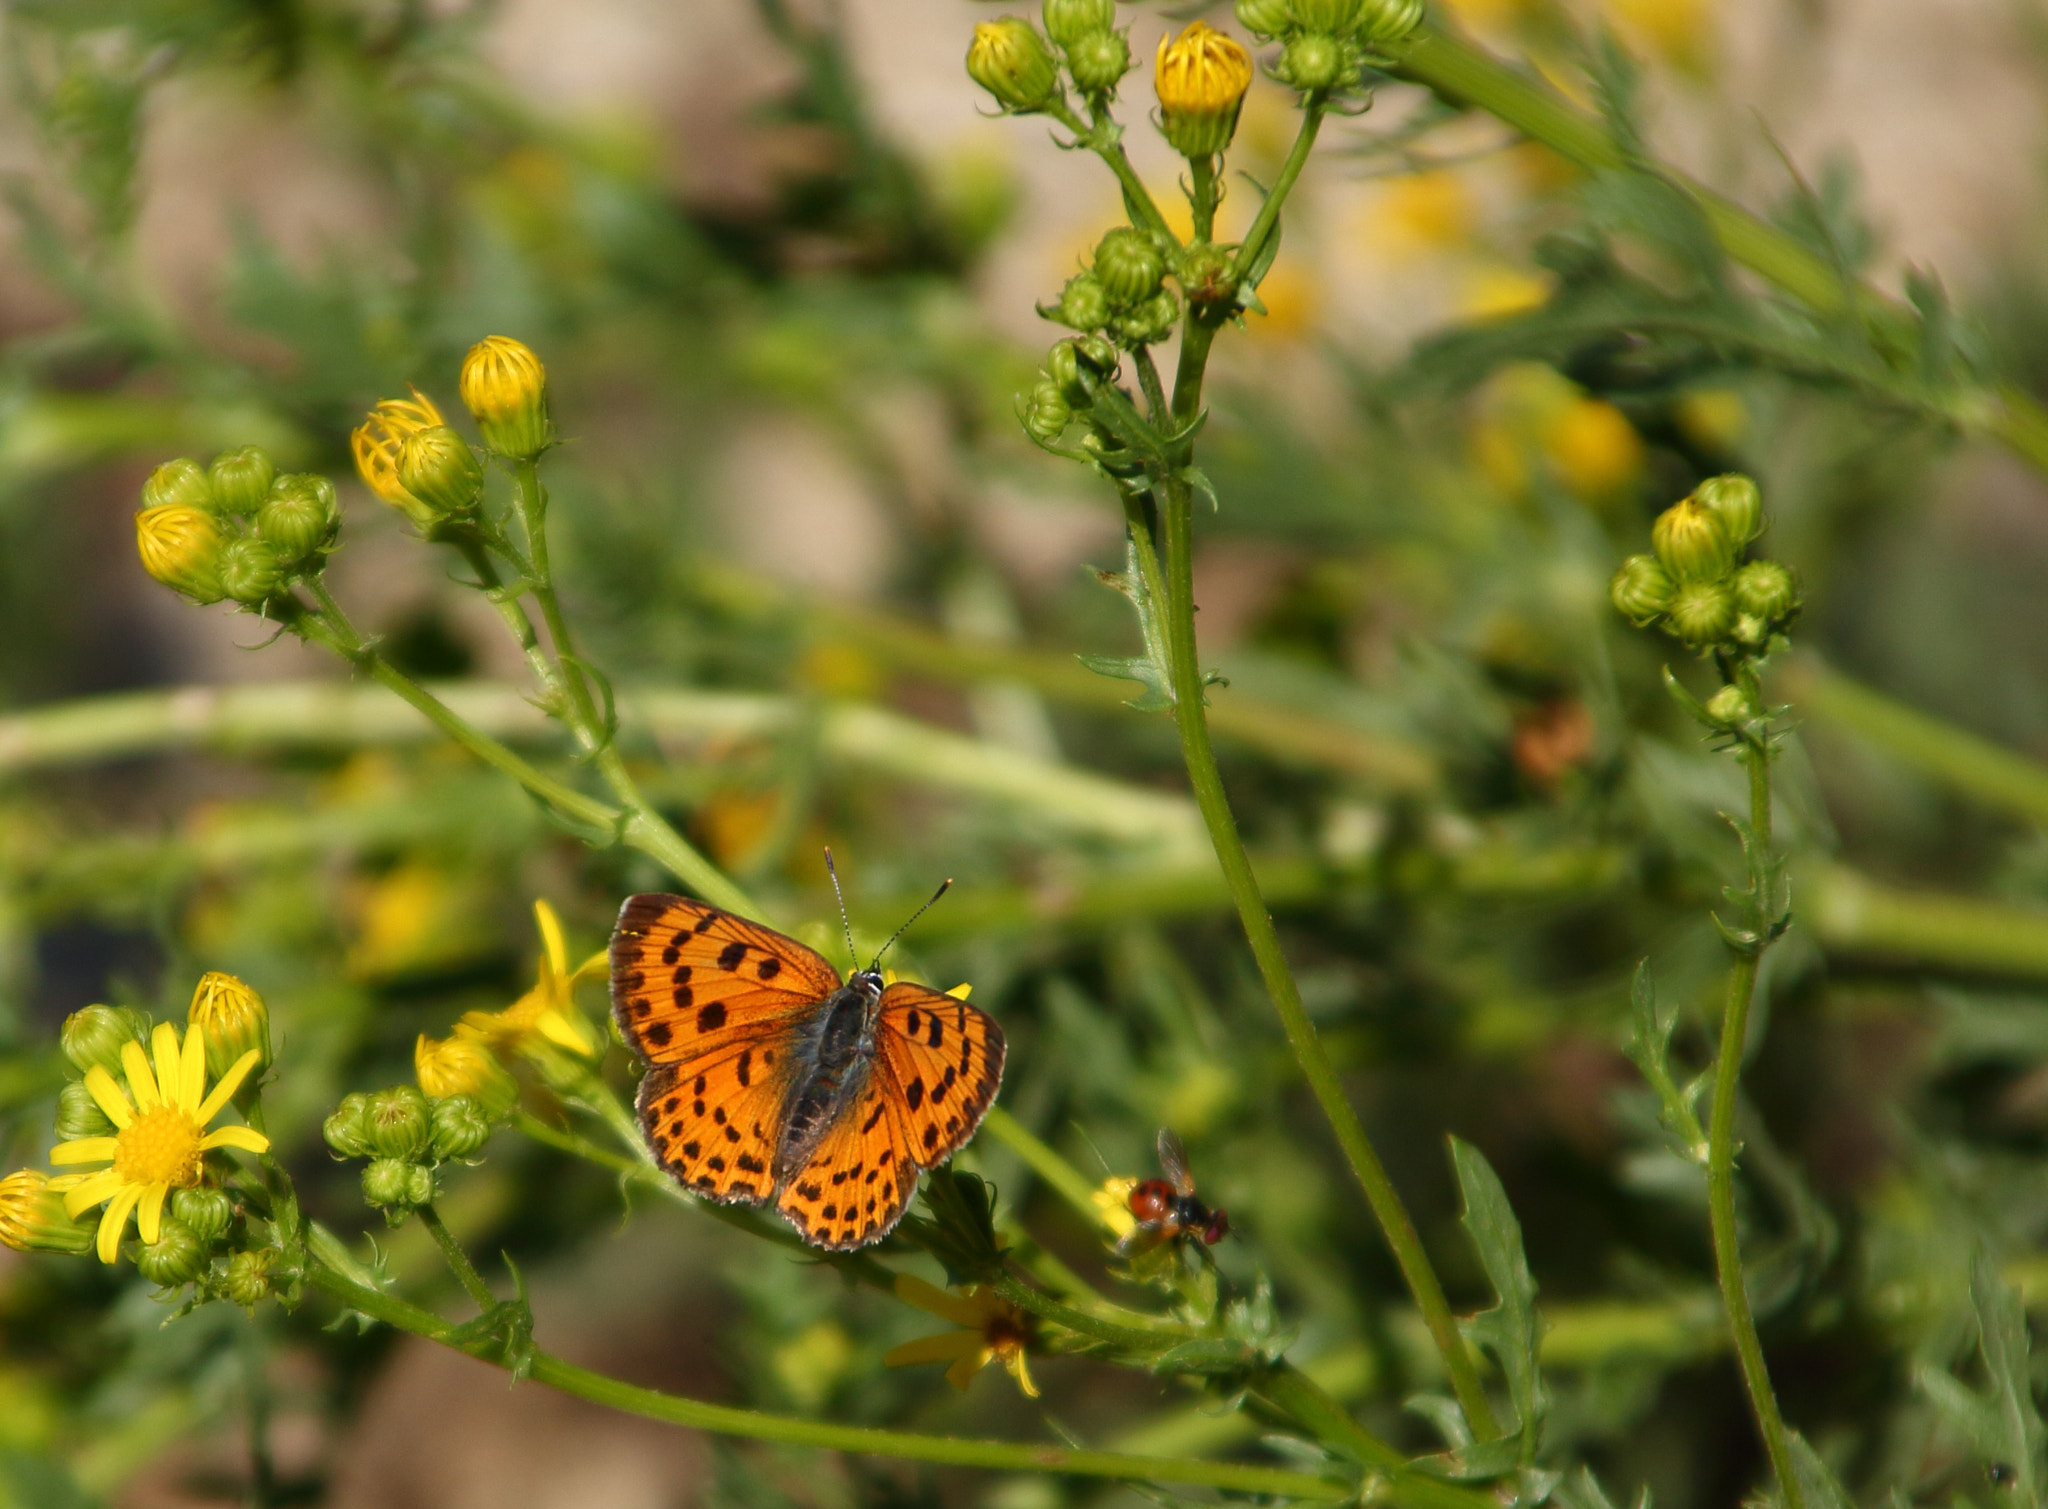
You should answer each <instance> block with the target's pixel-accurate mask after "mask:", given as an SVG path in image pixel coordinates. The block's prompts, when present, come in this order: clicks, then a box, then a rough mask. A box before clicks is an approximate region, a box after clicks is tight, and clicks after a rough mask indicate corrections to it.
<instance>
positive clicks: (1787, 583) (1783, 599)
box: [1735, 561, 1799, 626]
mask: <svg viewBox="0 0 2048 1509" xmlns="http://www.w3.org/2000/svg"><path fill="white" fill-rule="evenodd" d="M1735 606H1736V607H1737V608H1739V609H1741V610H1742V611H1743V612H1744V613H1754V614H1755V615H1756V616H1757V617H1758V618H1761V619H1762V620H1764V622H1766V623H1768V624H1774V625H1778V626H1783V625H1784V624H1787V623H1789V622H1791V621H1792V619H1793V618H1794V617H1796V616H1797V615H1798V613H1799V579H1798V578H1797V577H1795V576H1794V575H1793V574H1792V569H1791V568H1790V567H1789V566H1784V565H1781V564H1779V563H1778V562H1777V561H1750V562H1748V563H1746V564H1745V565H1743V566H1742V567H1741V569H1739V570H1738V571H1737V572H1736V573H1735Z"/></svg>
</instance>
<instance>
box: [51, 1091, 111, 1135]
mask: <svg viewBox="0 0 2048 1509" xmlns="http://www.w3.org/2000/svg"><path fill="white" fill-rule="evenodd" d="M56 1130H57V1140H58V1141H59V1142H71V1141H74V1140H76V1139H77V1138H80V1137H111V1136H113V1135H114V1124H113V1122H111V1121H109V1120H107V1113H106V1112H105V1111H102V1110H101V1109H100V1103H99V1102H98V1101H96V1100H94V1099H93V1098H92V1091H90V1090H88V1089H87V1088H86V1087H85V1082H84V1081H83V1080H77V1079H71V1080H66V1081H65V1082H64V1088H63V1089H61V1090H59V1091H58V1092H57V1128H56Z"/></svg>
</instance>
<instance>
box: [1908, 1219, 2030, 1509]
mask: <svg viewBox="0 0 2048 1509" xmlns="http://www.w3.org/2000/svg"><path fill="white" fill-rule="evenodd" d="M1970 1299H1971V1301H1972V1303H1973V1304H1974V1305H1975V1307H1976V1311H1977V1351H1978V1355H1979V1356H1980V1357H1981V1358H1982V1359H1983V1364H1984V1376H1985V1383H1986V1386H1985V1387H1984V1388H1983V1389H1976V1388H1972V1387H1971V1386H1970V1385H1968V1384H1966V1383H1964V1382H1963V1381H1962V1380H1961V1379H1959V1378H1956V1377H1955V1376H1954V1375H1953V1374H1951V1373H1949V1372H1947V1371H1946V1370H1945V1369H1942V1368H1937V1367H1932V1366H1928V1367H1923V1368H1922V1369H1920V1371H1919V1372H1918V1374H1917V1375H1916V1378H1915V1382H1917V1383H1918V1384H1919V1386H1920V1389H1921V1391H1922V1392H1923V1393H1925V1394H1926V1395H1927V1397H1928V1400H1929V1401H1930V1402H1931V1403H1932V1404H1933V1405H1934V1407H1935V1410H1936V1412H1937V1413H1939V1414H1940V1415H1941V1417H1942V1419H1943V1420H1944V1421H1945V1422H1946V1423H1947V1424H1948V1426H1949V1427H1950V1429H1952V1430H1954V1431H1955V1432H1956V1434H1957V1435H1959V1436H1961V1437H1962V1438H1963V1439H1964V1440H1965V1441H1967V1442H1968V1443H1969V1445H1970V1447H1971V1449H1972V1450H1973V1451H1975V1452H1976V1453H1977V1456H1978V1458H1979V1460H1980V1461H1982V1462H1983V1463H1985V1464H1986V1465H1987V1466H1988V1465H1990V1464H1993V1463H1998V1464H2002V1465H2003V1466H2005V1467H2006V1468H2008V1469H2009V1470H2010V1471H2011V1473H2012V1475H2013V1476H2012V1488H2013V1498H2014V1500H2015V1502H2017V1503H2022V1504H2032V1503H2035V1502H2037V1501H2038V1492H2037V1490H2038V1488H2039V1487H2040V1485H2041V1483H2042V1467H2043V1463H2042V1450H2043V1447H2044V1445H2048V1428H2044V1426H2043V1424H2042V1421H2041V1414H2040V1411H2039V1409H2038V1408H2037V1407H2036V1406H2035V1404H2034V1394H2033V1387H2032V1381H2031V1377H2030V1368H2029V1366H2028V1360H2027V1359H2028V1351H2029V1343H2028V1336H2027V1318H2026V1311H2025V1310H2024V1308H2023V1307H2022V1306H2021V1304H2020V1299H2019V1296H2018V1295H2017V1294H2016V1293H2014V1291H2013V1290H2012V1289H2011V1288H2010V1287H2009V1286H2008V1285H2007V1284H2006V1282H2005V1280H2004V1279H2003V1278H2002V1277H2001V1276H2000V1275H1999V1272H1998V1265H1997V1263H1996V1262H1994V1261H1993V1260H1992V1257H1991V1255H1990V1253H1989V1252H1988V1251H1986V1250H1985V1249H1984V1248H1982V1247H1980V1248H1978V1250H1977V1253H1976V1256H1975V1258H1974V1259H1973V1260H1972V1262H1971V1265H1970Z"/></svg>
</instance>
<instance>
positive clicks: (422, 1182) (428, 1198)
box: [405, 1163, 434, 1205]
mask: <svg viewBox="0 0 2048 1509" xmlns="http://www.w3.org/2000/svg"><path fill="white" fill-rule="evenodd" d="M405 1203H406V1204H408V1205H432V1204H433V1203H434V1171H433V1170H432V1169H430V1168H428V1167H427V1166H426V1165H425V1164H424V1163H408V1164H407V1165H406V1166H405Z"/></svg>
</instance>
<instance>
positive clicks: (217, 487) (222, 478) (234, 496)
mask: <svg viewBox="0 0 2048 1509" xmlns="http://www.w3.org/2000/svg"><path fill="white" fill-rule="evenodd" d="M276 475H277V464H276V463H275V462H274V461H272V460H271V459H270V456H269V454H268V453H267V452H265V451H264V450H262V449H261V448H260V447H258V446H253V445H245V446H243V447H242V448H241V449H240V450H238V451H223V452H222V453H221V454H220V455H218V456H215V457H214V458H213V465H212V466H209V467H208V468H207V469H206V480H207V481H208V482H210V483H211V484H212V485H213V501H214V506H215V507H217V508H218V509H220V511H221V512H222V513H245V514H246V513H254V512H256V510H257V509H259V508H261V507H262V506H263V500H264V499H265V498H267V497H269V496H270V483H271V479H272V478H274V477H275V476H276Z"/></svg>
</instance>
